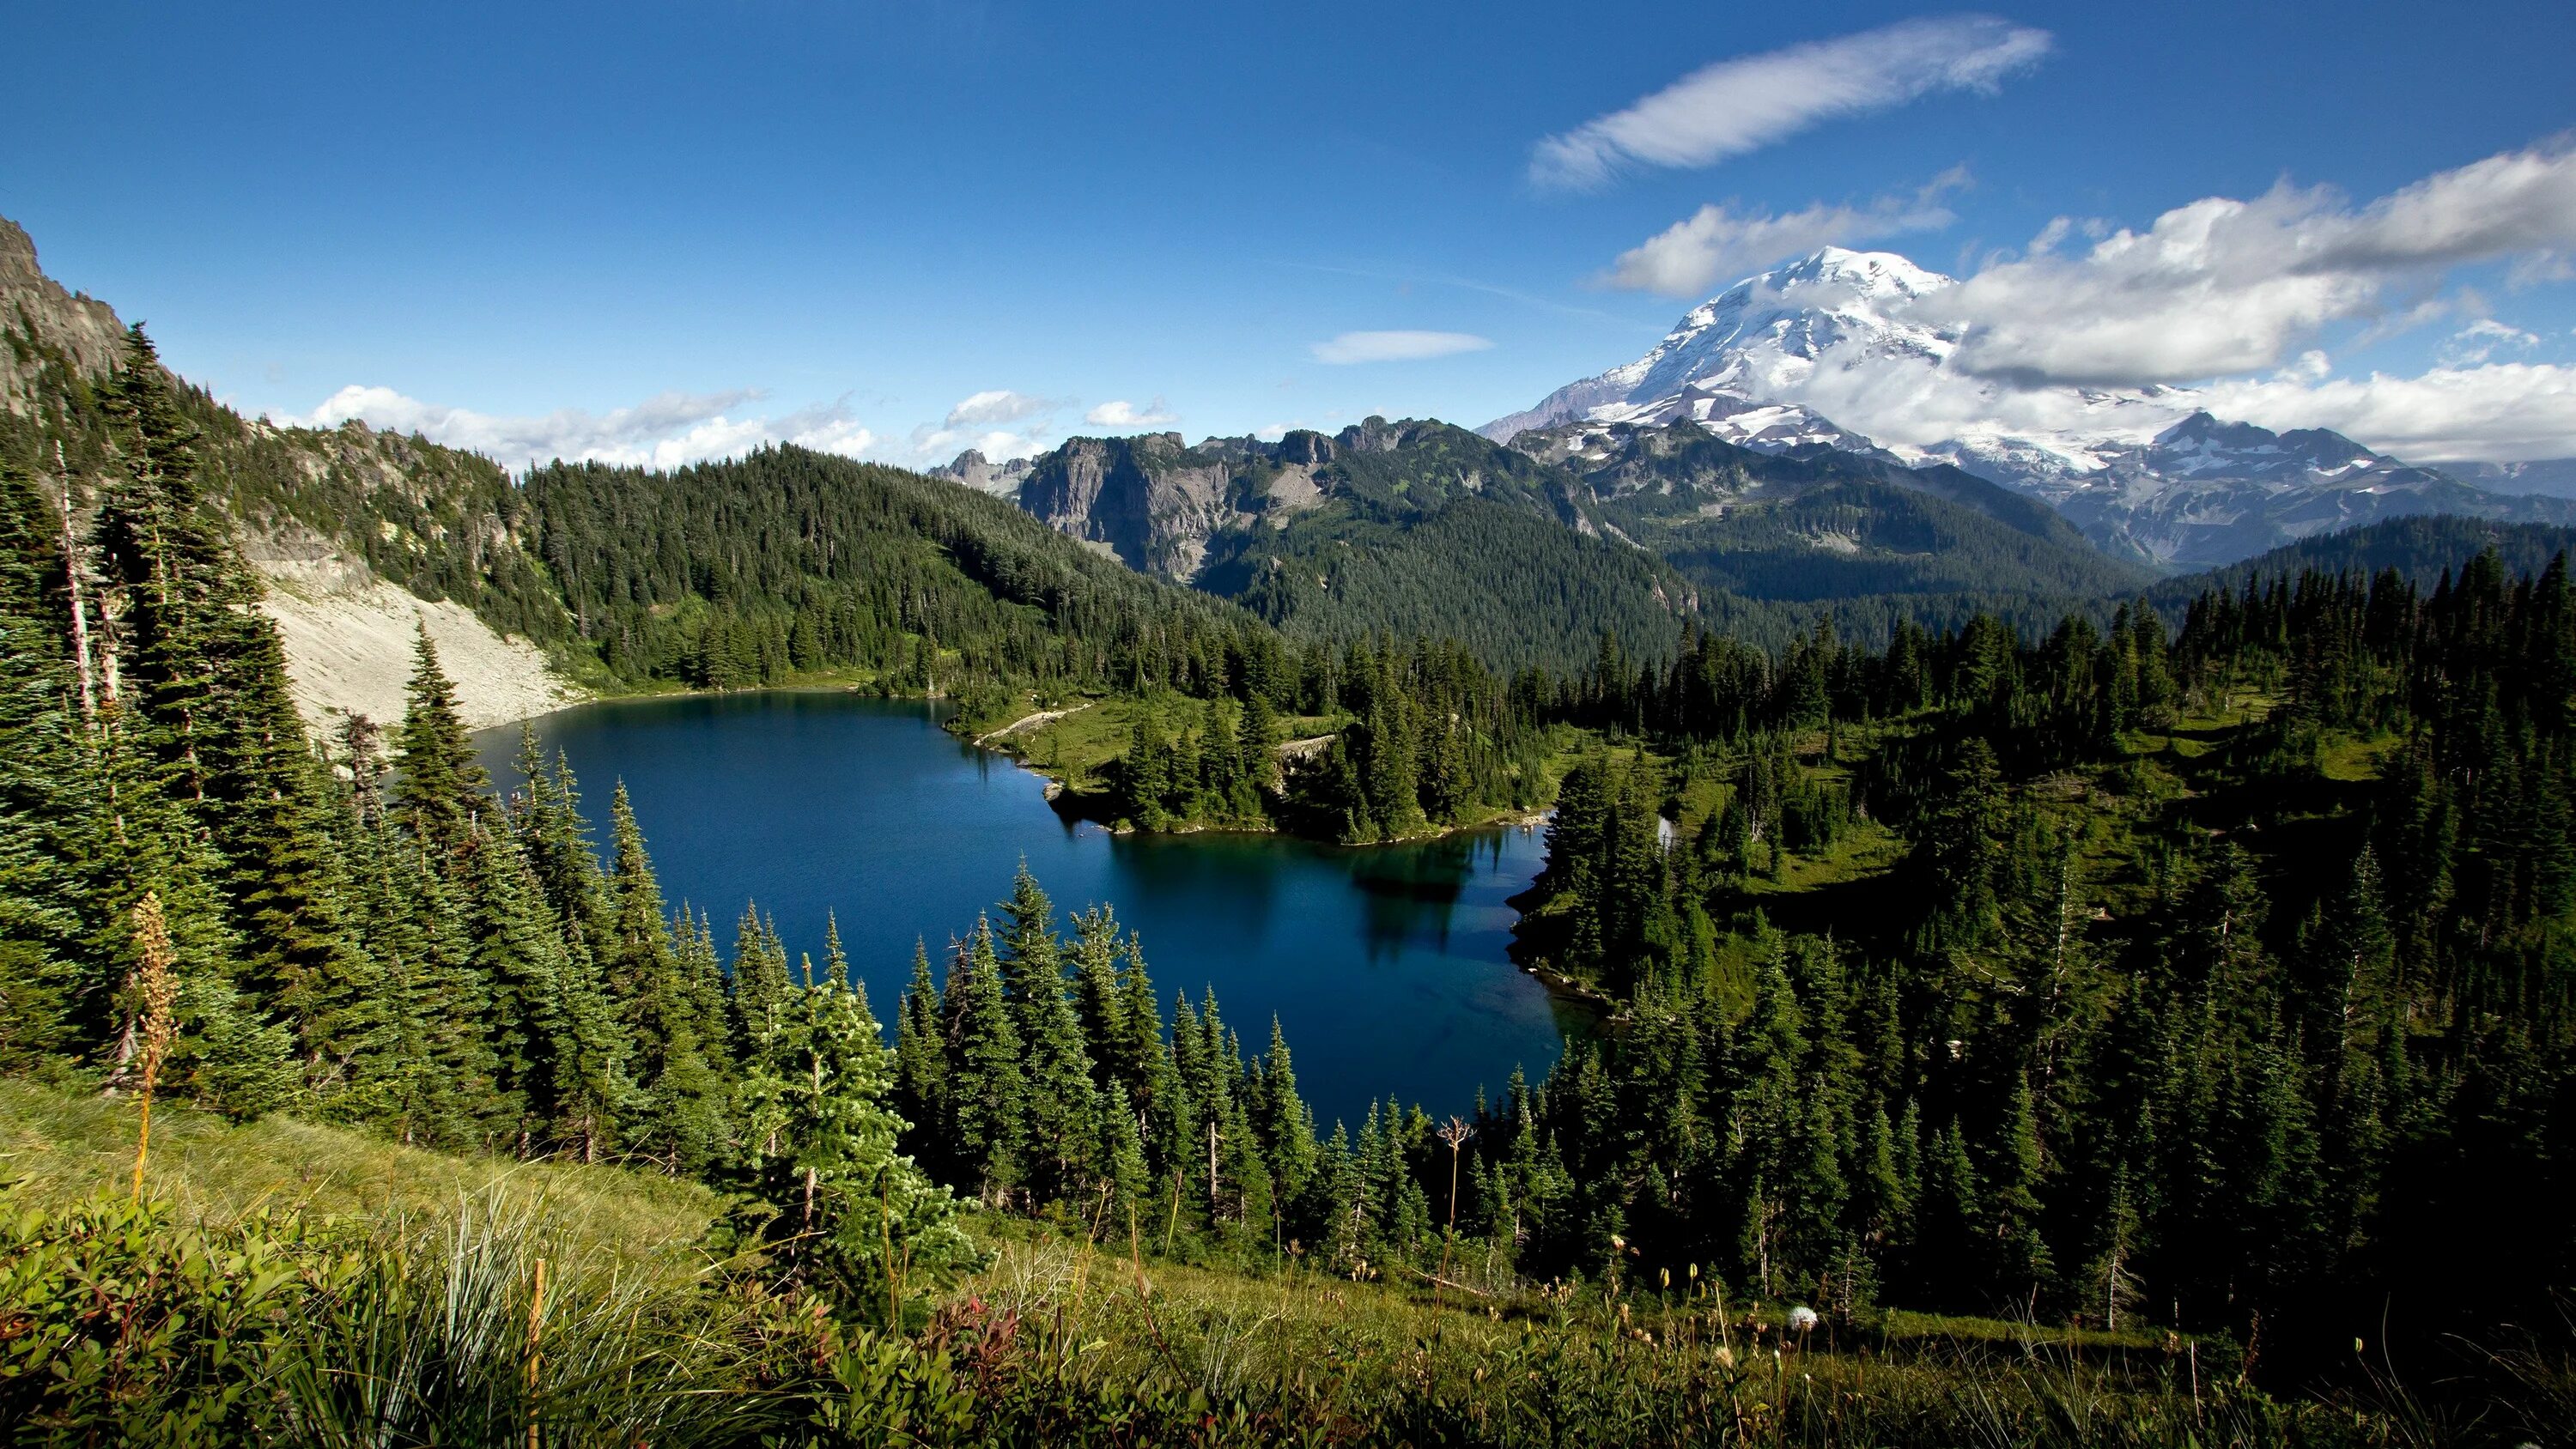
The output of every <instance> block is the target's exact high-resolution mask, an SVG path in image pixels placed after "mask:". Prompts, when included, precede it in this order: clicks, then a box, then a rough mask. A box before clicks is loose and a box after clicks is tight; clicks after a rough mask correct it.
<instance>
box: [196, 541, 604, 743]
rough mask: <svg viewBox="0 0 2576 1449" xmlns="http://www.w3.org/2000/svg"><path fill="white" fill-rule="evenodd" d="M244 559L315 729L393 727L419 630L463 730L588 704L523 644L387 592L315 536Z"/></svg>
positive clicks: (440, 606)
mask: <svg viewBox="0 0 2576 1449" xmlns="http://www.w3.org/2000/svg"><path fill="white" fill-rule="evenodd" d="M243 551H244V552H245V553H247V554H248V555H249V556H250V559H251V561H252V563H254V564H255V565H257V566H258V568H259V571H260V573H261V574H262V575H263V576H264V577H265V578H266V579H267V581H268V597H267V599H266V600H265V601H264V602H263V604H262V608H264V609H265V610H266V611H267V613H268V616H269V617H270V618H272V619H274V620H276V621H277V630H278V633H279V635H280V636H282V638H283V639H284V642H285V645H286V672H287V673H288V675H289V676H291V677H292V678H293V680H294V682H295V703H296V706H297V708H299V709H300V710H302V711H303V714H304V718H305V722H306V723H307V724H309V725H311V726H313V727H314V728H316V729H320V730H326V731H327V730H335V729H337V728H338V727H339V724H340V721H341V719H342V717H343V716H346V715H350V714H363V715H365V716H366V717H367V718H369V719H371V720H374V721H375V722H376V723H378V724H381V725H386V726H391V725H392V724H393V723H394V722H396V721H398V720H400V719H401V718H402V713H403V689H404V687H405V686H406V685H407V684H409V683H410V682H411V670H412V642H413V640H414V639H415V638H416V637H417V634H418V630H419V629H420V626H421V625H422V624H424V623H425V624H427V625H428V626H429V637H430V640H431V642H433V643H435V644H436V645H437V646H438V660H439V665H440V667H441V668H442V669H444V670H445V671H446V673H447V677H448V678H449V679H451V680H454V681H455V682H456V703H457V707H458V708H459V709H460V710H461V711H462V712H463V713H464V716H465V722H466V724H467V725H468V726H469V727H471V728H474V729H488V728H490V727H491V726H493V725H499V724H508V723H510V722H511V721H513V720H521V719H527V718H530V717H532V716H535V715H541V714H545V713H547V712H549V711H551V710H557V709H561V708H563V707H564V706H566V705H569V704H578V703H580V702H581V701H582V700H584V699H587V698H588V697H589V696H588V695H587V694H585V693H584V692H583V691H582V690H581V689H580V688H579V687H578V686H576V685H574V684H572V683H571V682H569V681H567V680H565V679H564V678H563V677H562V676H561V675H559V674H556V673H555V672H554V671H553V670H552V669H551V668H549V667H548V666H547V663H546V656H545V653H544V651H543V650H540V649H538V648H537V647H536V646H535V645H533V644H531V643H529V642H528V641H526V640H525V639H510V638H505V637H503V636H502V635H501V634H499V633H497V632H495V631H494V630H493V628H492V626H491V625H489V624H486V623H484V622H483V621H482V620H481V619H478V618H476V617H475V616H474V612H473V611H472V610H471V609H468V608H466V607H465V606H464V605H462V604H457V603H451V602H447V601H444V600H442V601H437V602H432V601H430V600H427V599H422V598H418V597H416V596H414V595H413V594H412V593H411V592H409V591H408V590H406V589H402V588H399V587H397V586H395V585H393V584H389V583H387V582H385V581H384V580H383V579H381V578H378V577H376V575H375V573H374V571H373V570H371V569H369V568H368V567H367V566H366V564H365V563H363V562H361V561H359V560H357V559H353V558H351V557H349V556H348V555H347V554H345V553H341V552H338V551H337V550H333V549H330V548H329V547H328V546H327V545H326V544H324V542H323V541H322V540H321V539H320V538H319V537H317V536H312V535H306V536H303V537H288V538H265V539H260V538H254V539H246V540H245V541H244V549H243Z"/></svg>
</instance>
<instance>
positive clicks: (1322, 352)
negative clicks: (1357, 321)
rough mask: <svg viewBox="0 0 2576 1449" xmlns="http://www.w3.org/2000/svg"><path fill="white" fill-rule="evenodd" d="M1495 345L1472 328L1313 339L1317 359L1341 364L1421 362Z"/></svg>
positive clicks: (1348, 334)
mask: <svg viewBox="0 0 2576 1449" xmlns="http://www.w3.org/2000/svg"><path fill="white" fill-rule="evenodd" d="M1493 345H1494V344H1493V343H1492V342H1490V341H1488V340H1486V339H1485V338H1482V337H1478V336H1477V335H1475V334H1474V333H1472V332H1345V333H1343V334H1342V335H1341V336H1339V337H1336V338H1334V339H1332V340H1331V341H1329V342H1317V343H1313V344H1311V345H1310V347H1309V350H1310V351H1312V352H1313V353H1314V354H1315V360H1316V361H1317V362H1329V363H1334V364H1336V365H1340V364H1348V363H1354V362H1418V361H1421V360H1423V359H1425V358H1431V357H1454V356H1456V355H1458V354H1459V353H1461V352H1483V351H1485V350H1486V349H1488V348H1490V347H1492V346H1493Z"/></svg>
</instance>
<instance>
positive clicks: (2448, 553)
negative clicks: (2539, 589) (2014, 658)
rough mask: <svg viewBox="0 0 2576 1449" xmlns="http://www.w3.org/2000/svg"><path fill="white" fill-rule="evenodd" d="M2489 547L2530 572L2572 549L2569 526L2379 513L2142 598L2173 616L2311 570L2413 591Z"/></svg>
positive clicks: (2513, 567) (2508, 564) (2508, 567)
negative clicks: (2213, 596)
mask: <svg viewBox="0 0 2576 1449" xmlns="http://www.w3.org/2000/svg"><path fill="white" fill-rule="evenodd" d="M2489 549H2492V550H2494V551H2495V554H2496V558H2497V560H2498V562H2500V563H2501V564H2502V565H2503V567H2504V569H2505V571H2506V572H2507V573H2509V574H2514V575H2523V574H2528V575H2532V576H2534V577H2537V576H2538V575H2539V574H2540V573H2542V572H2543V571H2544V570H2546V569H2547V568H2548V567H2549V561H2550V560H2551V559H2552V558H2555V557H2556V556H2558V555H2559V554H2562V553H2568V552H2571V551H2576V527H2568V526H2566V525H2563V524H2554V523H2500V522H2496V521H2494V520H2491V519H2485V518H2467V517H2460V516H2457V515H2450V514H2423V515H2417V516H2413V517H2407V518H2391V519H2384V520H2382V521H2380V522H2378V523H2367V524H2363V525H2362V526H2361V527H2359V528H2351V529H2346V530H2344V531H2343V532H2341V533H2323V534H2319V535H2317V536H2316V537H2314V538H2304V539H2301V540H2299V541H2298V542H2297V543H2290V544H2283V545H2282V546H2281V547H2279V548H2276V549H2273V550H2272V551H2270V552H2269V553H2261V554H2256V555H2255V556H2254V557H2252V558H2249V559H2247V560H2245V561H2244V562H2243V563H2235V564H2229V565H2227V566H2226V567H2224V568H2215V569H2211V570H2209V571H2208V572H2206V573H2198V574H2187V575H2185V576H2183V577H2181V578H2177V579H2167V580H2165V581H2163V582H2162V583H2159V584H2157V585H2155V586H2154V587H2153V588H2151V589H2149V590H2148V591H2147V598H2148V599H2149V600H2151V601H2152V602H2153V603H2154V604H2155V606H2156V608H2157V609H2158V610H2159V611H2161V612H2163V613H2165V614H2166V615H2167V616H2168V617H2173V618H2179V617H2181V615H2182V613H2183V611H2184V610H2185V609H2187V608H2189V607H2190V605H2191V603H2192V601H2193V600H2194V599H2196V598H2198V597H2200V596H2201V595H2202V594H2204V593H2206V592H2209V591H2210V590H2213V589H2215V590H2218V591H2220V592H2230V593H2232V592H2241V591H2242V590H2243V589H2244V587H2245V585H2246V584H2248V583H2250V582H2253V581H2255V580H2258V579H2295V578H2297V577H2298V576H2300V575H2301V574H2304V573H2307V572H2309V571H2310V570H2315V571H2317V572H2319V573H2326V574H2355V575H2360V576H2363V577H2375V576H2376V575H2378V574H2379V573H2380V572H2381V571H2382V570H2384V569H2393V570H2395V571H2396V573H2397V575H2398V576H2399V577H2400V578H2402V579H2404V580H2405V581H2406V582H2408V583H2410V584H2412V585H2414V586H2415V588H2416V589H2418V590H2419V591H2423V592H2430V591H2431V590H2432V588H2433V586H2434V585H2435V584H2436V583H2438V582H2439V581H2440V580H2441V578H2442V576H2443V575H2445V574H2448V573H2453V572H2456V571H2457V570H2458V569H2459V568H2460V567H2461V566H2462V565H2463V564H2465V563H2467V562H2468V561H2469V560H2471V559H2474V558H2476V557H2477V556H2478V555H2479V554H2480V553H2481V552H2484V551H2486V550H2489Z"/></svg>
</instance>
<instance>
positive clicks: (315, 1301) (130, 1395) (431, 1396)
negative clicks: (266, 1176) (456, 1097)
mask: <svg viewBox="0 0 2576 1449" xmlns="http://www.w3.org/2000/svg"><path fill="white" fill-rule="evenodd" d="M555 1240H556V1235H555V1234H554V1233H553V1232H552V1231H551V1229H550V1227H549V1225H548V1224H546V1223H545V1222H544V1221H543V1219H542V1218H541V1217H540V1216H539V1215H538V1212H537V1210H536V1209H535V1208H533V1207H528V1206H523V1205H512V1204H509V1203H507V1202H505V1201H504V1200H502V1199H500V1198H499V1197H497V1196H495V1197H490V1198H487V1199H485V1200H483V1201H479V1202H468V1203H464V1204H460V1205H459V1207H458V1210H457V1211H456V1212H454V1213H453V1214H452V1215H449V1216H447V1217H445V1218H444V1219H442V1220H438V1221H433V1222H422V1223H392V1224H375V1225H365V1226H362V1225H358V1224H353V1223H349V1222H317V1221H307V1220H304V1219H301V1218H297V1217H293V1216H283V1215H274V1216H273V1215H270V1214H267V1213H255V1214H252V1215H250V1216H247V1217H245V1218H242V1219H240V1220H237V1221H234V1222H230V1223H224V1224H206V1223H188V1222H183V1221H180V1220H178V1219H177V1218H176V1217H175V1216H174V1215H173V1214H172V1213H171V1212H170V1210H169V1209H168V1208H167V1207H166V1206H165V1205H162V1204H159V1203H154V1202H149V1201H147V1202H144V1203H141V1204H134V1203H126V1202H118V1201H115V1200H112V1199H99V1200H93V1201H91V1202H88V1203H85V1204H81V1205H79V1206H76V1207H72V1208H67V1209H50V1210H48V1209H37V1208H25V1209H20V1210H16V1211H13V1212H12V1213H10V1215H9V1216H8V1218H7V1219H6V1222H5V1224H4V1225H0V1422H5V1423H7V1424H9V1425H12V1426H15V1432H16V1434H17V1436H18V1439H19V1441H20V1442H34V1443H65V1444H95V1443H123V1444H152V1445H172V1446H189V1445H201V1444H202V1445H217V1444H254V1443H278V1444H297V1445H316V1446H334V1449H342V1446H345V1449H358V1446H368V1449H390V1446H399V1445H431V1444H439V1445H448V1444H454V1445H479V1444H503V1443H508V1444H519V1445H539V1446H543V1445H555V1444H629V1445H631V1444H643V1443H650V1444H655V1445H675V1446H676V1445H697V1444H739V1443H748V1442H756V1439H757V1436H758V1433H759V1432H760V1431H761V1430H762V1429H763V1428H764V1427H765V1426H769V1425H771V1424H772V1422H773V1419H774V1417H775V1415H776V1414H777V1413H783V1412H784V1405H785V1401H784V1400H781V1399H778V1398H777V1397H776V1396H775V1395H772V1394H771V1393H769V1392H768V1390H767V1388H766V1386H765V1384H764V1381H763V1376H762V1375H761V1374H760V1372H759V1371H758V1369H757V1361H758V1360H759V1359H760V1358H761V1357H762V1355H763V1354H764V1352H765V1351H766V1350H765V1348H764V1342H765V1339H766V1338H767V1336H768V1335H769V1334H770V1333H771V1332H773V1331H774V1330H773V1329H771V1328H770V1327H767V1326H765V1325H764V1322H763V1315H762V1307H763V1305H761V1304H760V1303H759V1302H757V1301H756V1300H752V1299H747V1298H744V1297H742V1296H740V1295H732V1294H726V1293H723V1292H717V1291H711V1290H710V1289H709V1288H708V1287H707V1286H706V1285H704V1284H702V1283H693V1282H689V1281H686V1280H682V1281H678V1282H675V1281H673V1280H672V1279H671V1278H669V1277H668V1276H667V1275H665V1274H663V1273H660V1272H655V1271H640V1270H638V1269H637V1268H635V1267H634V1266H631V1265H626V1264H621V1263H618V1262H616V1261H614V1260H610V1261H599V1260H598V1259H597V1258H596V1257H588V1258H586V1257H583V1256H578V1255H576V1256H573V1257H570V1258H565V1257H561V1256H549V1253H550V1251H552V1252H556V1253H560V1252H561V1249H560V1248H556V1247H553V1246H552V1245H553V1244H554V1242H555ZM541 1283H542V1297H541V1296H540V1286H541ZM746 1434H748V1435H750V1436H752V1437H750V1438H746V1437H745V1436H746Z"/></svg>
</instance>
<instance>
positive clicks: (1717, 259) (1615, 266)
mask: <svg viewBox="0 0 2576 1449" xmlns="http://www.w3.org/2000/svg"><path fill="white" fill-rule="evenodd" d="M1967 182H1968V174H1967V171H1966V169H1965V168H1964V167H1961V168H1954V169H1952V170H1950V171H1946V172H1943V173H1942V174H1941V175H1940V176H1938V177H1935V178H1934V179H1933V181H1932V184H1930V185H1929V186H1926V187H1924V188H1923V189H1922V190H1921V191H1918V192H1916V193H1915V194H1914V195H1913V196H1911V197H1901V196H1882V197H1880V198H1879V199H1877V200H1876V201H1873V202H1871V203H1869V204H1868V205H1866V206H1848V205H1827V204H1826V203H1824V202H1821V201H1820V202H1817V203H1815V204H1814V205H1812V206H1809V207H1807V208H1805V209H1804V210H1801V211H1792V212H1786V213H1783V214H1781V215H1777V216H1775V215H1773V214H1771V213H1770V212H1768V211H1752V212H1745V213H1740V214H1739V213H1738V212H1737V211H1735V210H1734V208H1733V206H1732V205H1731V204H1730V205H1723V206H1721V205H1709V206H1703V207H1701V208H1700V209H1699V211H1698V213H1697V214H1695V215H1693V216H1691V217H1689V218H1687V219H1685V220H1682V221H1677V222H1674V223H1673V224H1672V225H1671V226H1669V227H1667V228H1665V229H1664V230H1663V231H1661V232H1658V233H1656V234H1655V235H1654V236H1652V237H1649V238H1647V239H1646V241H1645V243H1644V244H1643V245H1641V246H1638V247H1634V248H1632V249H1630V250H1628V251H1625V252H1622V253H1620V254H1619V260H1618V261H1616V262H1614V263H1612V264H1611V267H1610V270H1609V271H1608V272H1607V273H1605V274H1604V275H1603V276H1602V277H1601V281H1602V283H1603V284H1604V285H1607V286H1612V287H1619V288H1622V289H1625V290H1628V291H1635V292H1653V293H1655V294H1656V295H1658V296H1663V297H1700V296H1705V295H1707V294H1708V292H1709V291H1710V290H1711V289H1712V288H1713V287H1714V286H1715V285H1716V284H1717V283H1718V282H1719V281H1721V280H1732V279H1733V278H1735V277H1738V276H1741V275H1743V274H1744V273H1747V272H1752V271H1758V270H1760V269H1761V268H1763V267H1765V266H1768V265H1769V264H1771V263H1772V262H1776V261H1779V260H1781V259H1782V258H1784V257H1792V256H1798V255H1801V254H1803V253H1807V252H1812V251H1814V250H1815V249H1816V248H1818V247H1821V246H1824V245H1826V244H1828V243H1851V242H1862V241H1870V240H1874V239H1876V238H1879V237H1887V236H1895V235H1897V234H1899V233H1901V232H1910V231H1938V230H1940V229H1941V228H1943V227H1946V226H1948V225H1949V224H1950V223H1951V222H1953V221H1955V220H1957V218H1956V216H1954V215H1953V214H1952V213H1951V211H1950V209H1949V208H1948V207H1946V206H1943V205H1942V204H1941V197H1942V196H1943V195H1944V194H1945V193H1947V192H1949V191H1951V190H1954V189H1956V188H1958V187H1961V186H1964V185H1966V184H1967Z"/></svg>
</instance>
